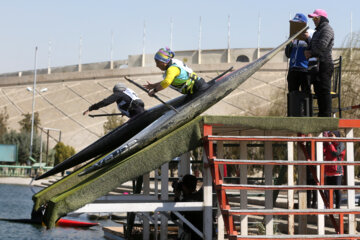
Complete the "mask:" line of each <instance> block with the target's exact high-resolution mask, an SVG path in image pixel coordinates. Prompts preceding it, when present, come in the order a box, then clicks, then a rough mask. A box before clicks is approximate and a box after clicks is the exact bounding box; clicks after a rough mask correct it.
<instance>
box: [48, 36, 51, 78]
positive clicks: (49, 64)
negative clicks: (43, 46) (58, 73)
mask: <svg viewBox="0 0 360 240" xmlns="http://www.w3.org/2000/svg"><path fill="white" fill-rule="evenodd" d="M48 74H51V41H49V50H48Z"/></svg>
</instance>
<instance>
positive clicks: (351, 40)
mask: <svg viewBox="0 0 360 240" xmlns="http://www.w3.org/2000/svg"><path fill="white" fill-rule="evenodd" d="M352 43H353V39H352V12H350V60H352Z"/></svg>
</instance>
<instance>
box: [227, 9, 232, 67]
mask: <svg viewBox="0 0 360 240" xmlns="http://www.w3.org/2000/svg"><path fill="white" fill-rule="evenodd" d="M230 57H231V55H230V14H229V15H228V51H227V62H228V63H230Z"/></svg>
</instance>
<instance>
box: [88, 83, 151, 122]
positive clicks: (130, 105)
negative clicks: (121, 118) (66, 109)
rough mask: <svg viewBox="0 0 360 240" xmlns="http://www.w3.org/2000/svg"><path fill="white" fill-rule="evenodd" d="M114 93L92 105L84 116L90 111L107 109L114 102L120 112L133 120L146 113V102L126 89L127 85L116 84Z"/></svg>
mask: <svg viewBox="0 0 360 240" xmlns="http://www.w3.org/2000/svg"><path fill="white" fill-rule="evenodd" d="M113 92H114V93H113V94H111V95H110V96H109V97H107V98H105V99H104V100H102V101H100V102H98V103H95V104H93V105H91V106H90V107H89V109H88V110H86V111H85V112H84V113H83V115H86V114H88V113H89V112H90V111H93V110H98V109H99V108H102V107H106V106H107V105H109V104H112V103H114V102H116V104H117V107H118V109H119V111H120V112H121V113H122V114H123V115H125V116H127V117H129V118H132V117H134V116H135V115H137V114H139V113H142V112H144V111H145V110H144V102H143V101H142V100H141V99H140V98H139V97H138V96H137V95H136V93H135V92H134V91H133V90H131V89H130V88H127V87H125V85H123V84H121V83H117V84H115V86H114V88H113Z"/></svg>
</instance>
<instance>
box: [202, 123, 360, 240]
mask: <svg viewBox="0 0 360 240" xmlns="http://www.w3.org/2000/svg"><path fill="white" fill-rule="evenodd" d="M359 126H360V121H358V120H340V122H339V128H344V129H345V132H346V137H344V138H324V137H322V134H319V135H318V136H317V137H305V136H300V137H289V136H218V135H217V136H214V135H213V126H211V125H204V140H205V150H206V154H207V157H208V161H209V163H210V166H211V172H212V177H213V183H214V186H215V190H216V193H217V199H218V206H219V208H220V209H221V214H222V217H223V223H224V226H225V229H226V233H225V235H226V236H227V237H228V239H359V238H360V237H359V235H356V221H355V214H360V208H356V207H355V190H359V189H360V186H356V185H355V178H354V166H355V165H360V162H355V161H354V143H355V142H360V138H354V137H353V129H352V128H358V127H359ZM225 141H226V142H239V145H240V159H223V156H220V155H222V151H221V150H220V149H219V147H220V148H221V147H222V146H223V142H225ZM254 141H255V142H263V143H264V156H265V159H266V160H248V159H247V143H249V142H254ZM274 142H285V143H286V144H287V156H288V157H287V160H273V152H272V143H274ZM306 142H309V143H310V145H311V148H310V149H311V151H310V152H311V153H310V154H307V153H306V152H303V150H304V143H306ZM324 142H344V143H345V144H346V159H345V160H344V161H342V162H338V161H336V162H334V161H324V160H323V143H324ZM215 143H216V145H217V146H216V147H217V148H218V149H217V150H216V151H215V147H214V145H215ZM294 143H297V144H296V145H297V151H294ZM215 152H216V153H215ZM296 154H297V159H298V160H296V161H294V155H296ZM216 155H217V156H216ZM301 159H302V160H301ZM305 160H306V161H305ZM228 165H238V166H239V167H240V176H239V178H240V183H239V184H233V183H231V184H229V183H226V180H225V178H224V170H223V169H224V167H225V166H228ZM249 165H263V166H264V173H265V185H254V184H248V182H247V178H248V173H247V166H249ZM325 165H342V166H346V168H347V174H346V181H347V185H341V186H334V185H325V184H324V183H325V178H324V176H325V174H324V169H325ZM274 166H287V168H288V169H287V175H288V176H287V184H286V185H274V184H273V167H274ZM306 166H313V167H316V171H313V172H312V174H313V176H314V179H315V180H316V181H317V185H307V184H306ZM294 167H297V168H298V179H297V180H298V184H297V185H295V183H294V182H295V181H294V179H295V175H294ZM317 176H319V179H317ZM307 190H317V195H318V199H319V200H318V206H317V209H307V206H306V191H307ZM334 190H342V191H346V192H347V199H348V201H347V207H346V208H340V209H333V195H332V191H334ZM238 191H239V192H240V206H238V202H237V203H234V200H230V198H229V193H234V192H238ZM248 191H265V197H264V199H263V200H264V201H263V202H264V206H260V207H259V206H257V208H254V207H251V208H249V206H248ZM274 191H286V192H287V202H286V205H287V207H286V208H281V207H275V206H274V203H273V196H274V195H273V192H274ZM325 191H329V192H330V194H328V195H329V198H327V197H326V194H325ZM295 192H297V193H298V198H297V199H296V197H295V195H294V193H295ZM321 198H322V200H323V201H320V199H321ZM296 200H297V201H298V209H295V208H296V207H295V202H296ZM325 215H326V216H328V218H329V219H330V226H332V230H331V228H330V230H329V227H328V226H329V224H327V225H326V224H325ZM335 215H336V216H337V215H338V216H339V217H338V219H336V218H335ZM251 216H264V225H265V227H264V228H265V230H264V233H263V234H261V235H251V236H250V235H249V231H248V227H249V222H248V219H249V217H251ZM281 216H287V223H285V224H283V225H287V229H286V230H285V231H284V230H282V231H281V232H279V233H276V234H275V233H274V227H275V224H274V220H275V219H274V218H275V217H281ZM294 216H297V221H295V217H294ZM309 216H317V230H316V231H317V232H316V233H317V234H316V235H315V234H309V233H308V232H309V231H308V230H309V229H308V225H309V224H308V223H307V217H309ZM344 216H346V219H347V225H345V222H344ZM237 219H239V221H237ZM220 224H221V222H220ZM296 226H297V231H295V230H296V228H295V227H296ZM326 227H327V228H326ZM345 232H346V234H345ZM238 233H240V234H238ZM329 233H330V234H329ZM219 234H221V233H219ZM218 239H221V238H218Z"/></svg>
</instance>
